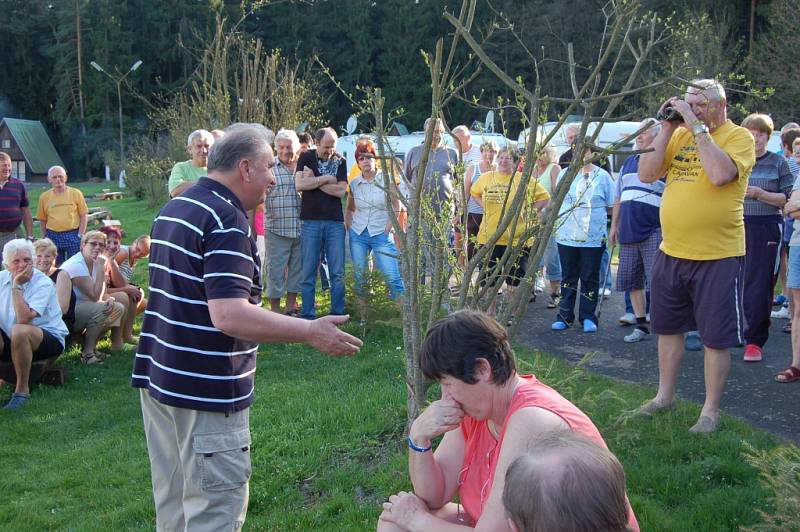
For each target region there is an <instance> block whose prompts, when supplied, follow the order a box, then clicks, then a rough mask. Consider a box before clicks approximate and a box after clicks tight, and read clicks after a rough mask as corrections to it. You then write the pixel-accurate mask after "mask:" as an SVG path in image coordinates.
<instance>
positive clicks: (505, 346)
mask: <svg viewBox="0 0 800 532" xmlns="http://www.w3.org/2000/svg"><path fill="white" fill-rule="evenodd" d="M479 359H485V360H486V362H487V363H488V364H489V367H490V368H491V371H492V382H493V383H494V384H496V385H501V384H504V383H506V382H507V381H508V380H509V379H510V378H511V377H512V376H513V375H514V374H515V373H516V364H515V361H514V351H513V350H512V349H511V344H510V343H509V341H508V334H507V333H506V330H505V329H504V328H503V327H502V326H501V325H500V324H499V323H497V321H496V320H495V319H494V318H492V317H491V316H489V315H488V314H485V313H483V312H479V311H476V310H460V311H458V312H454V313H453V314H450V315H449V316H447V317H444V318H442V319H440V320H439V321H437V322H436V323H434V324H433V325H432V326H431V328H430V329H428V333H427V335H426V336H425V341H424V342H423V343H422V347H421V349H420V355H419V362H420V367H421V368H422V371H423V373H424V374H425V376H426V377H428V378H429V379H434V380H437V381H438V380H441V379H443V378H445V377H448V376H449V377H454V378H456V379H458V380H460V381H463V382H465V383H467V384H475V383H476V382H477V378H476V376H475V371H476V363H477V361H478V360H479Z"/></svg>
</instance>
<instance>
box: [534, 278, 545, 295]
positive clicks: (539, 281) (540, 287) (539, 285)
mask: <svg viewBox="0 0 800 532" xmlns="http://www.w3.org/2000/svg"><path fill="white" fill-rule="evenodd" d="M544 289H545V285H544V278H543V277H541V276H537V277H536V285H535V286H534V290H535V291H536V293H537V294H541V293H542V292H544Z"/></svg>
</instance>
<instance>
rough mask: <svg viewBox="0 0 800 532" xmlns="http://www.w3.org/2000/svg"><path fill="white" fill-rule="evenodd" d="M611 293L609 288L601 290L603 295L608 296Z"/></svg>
mask: <svg viewBox="0 0 800 532" xmlns="http://www.w3.org/2000/svg"><path fill="white" fill-rule="evenodd" d="M610 295H611V290H610V289H609V288H606V289H604V290H603V297H609V296H610Z"/></svg>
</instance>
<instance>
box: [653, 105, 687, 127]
mask: <svg viewBox="0 0 800 532" xmlns="http://www.w3.org/2000/svg"><path fill="white" fill-rule="evenodd" d="M656 120H659V121H660V120H666V121H667V122H676V123H679V122H683V117H682V116H681V114H680V113H679V112H678V111H676V110H675V108H673V107H672V106H667V107H664V109H663V110H661V109H659V111H658V113H657V114H656Z"/></svg>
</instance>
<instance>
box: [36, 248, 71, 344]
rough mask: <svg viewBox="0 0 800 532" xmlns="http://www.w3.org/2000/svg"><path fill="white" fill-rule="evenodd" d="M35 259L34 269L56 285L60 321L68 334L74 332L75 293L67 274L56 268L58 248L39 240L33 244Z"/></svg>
mask: <svg viewBox="0 0 800 532" xmlns="http://www.w3.org/2000/svg"><path fill="white" fill-rule="evenodd" d="M33 249H34V253H35V257H34V260H33V265H34V267H35V268H36V269H37V270H39V271H40V272H42V273H43V274H45V275H46V276H48V277H49V278H50V280H51V281H53V284H55V285H56V296H57V297H58V305H59V306H60V307H61V319H62V320H63V321H64V325H66V326H67V329H68V330H69V333H70V334H72V333H74V332H75V292H73V291H72V281H71V280H70V278H69V274H68V273H67V272H65V271H64V270H62V269H61V268H59V267H57V266H56V257H58V248H57V247H56V245H55V243H54V242H53V241H52V240H50V239H49V238H40V239H39V240H37V241H36V242H34V243H33Z"/></svg>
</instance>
